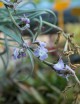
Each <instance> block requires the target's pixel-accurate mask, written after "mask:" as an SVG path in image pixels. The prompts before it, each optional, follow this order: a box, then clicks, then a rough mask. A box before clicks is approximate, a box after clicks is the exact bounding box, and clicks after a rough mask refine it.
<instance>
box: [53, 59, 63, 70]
mask: <svg viewBox="0 0 80 104" xmlns="http://www.w3.org/2000/svg"><path fill="white" fill-rule="evenodd" d="M53 68H54V69H55V70H64V62H63V60H62V59H61V58H60V59H59V61H58V63H57V64H55V65H54V66H53Z"/></svg>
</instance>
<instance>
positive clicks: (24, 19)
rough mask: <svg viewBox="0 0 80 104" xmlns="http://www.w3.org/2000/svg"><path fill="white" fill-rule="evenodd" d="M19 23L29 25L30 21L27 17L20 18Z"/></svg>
mask: <svg viewBox="0 0 80 104" xmlns="http://www.w3.org/2000/svg"><path fill="white" fill-rule="evenodd" d="M21 21H22V22H24V23H26V24H29V23H30V19H29V18H27V17H26V18H24V17H22V18H21Z"/></svg>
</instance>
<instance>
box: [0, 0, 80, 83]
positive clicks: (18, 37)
mask: <svg viewBox="0 0 80 104" xmlns="http://www.w3.org/2000/svg"><path fill="white" fill-rule="evenodd" d="M0 1H1V2H2V3H3V5H4V7H3V8H1V9H0V12H1V13H0V31H1V32H2V33H3V35H4V37H3V38H0V40H1V44H2V45H4V49H3V52H1V53H0V56H1V58H2V61H3V63H4V66H5V67H4V68H5V69H7V67H8V63H9V59H10V57H9V56H10V55H9V49H10V47H13V48H12V50H13V51H12V56H11V57H13V58H12V60H19V59H23V58H24V57H27V54H28V55H29V57H30V60H31V63H32V67H33V68H34V59H33V58H34V57H36V58H38V59H39V60H40V61H41V62H42V63H44V64H46V65H48V66H50V67H51V68H52V70H54V71H55V72H56V73H57V74H58V75H59V76H62V77H64V78H66V79H67V80H68V77H69V76H73V77H74V78H75V79H76V81H77V82H78V84H79V85H80V82H79V80H78V78H77V76H76V74H75V68H76V66H74V65H72V63H71V62H70V57H69V56H70V55H71V54H75V53H77V54H80V53H79V49H80V47H79V46H78V45H76V44H75V43H74V42H73V34H66V33H64V31H63V30H62V29H61V28H60V27H58V26H56V25H55V23H56V16H55V14H54V12H53V11H51V10H47V9H44V10H42V9H36V6H35V4H34V3H32V2H28V1H25V0H0ZM29 3H31V4H32V5H33V7H34V9H30V8H28V7H27V6H26V8H24V5H25V4H26V5H28V4H29ZM21 8H23V9H21ZM44 14H49V15H51V16H52V17H53V21H52V22H48V21H46V20H44V19H43V17H42V15H44ZM32 25H33V27H32ZM46 26H47V27H48V29H46ZM53 29H54V30H57V32H56V34H57V37H58V38H57V39H56V40H55V43H56V46H57V45H58V42H59V38H60V36H64V38H65V39H66V43H65V45H64V48H63V52H62V53H61V52H60V50H59V49H58V48H56V49H55V50H52V51H57V52H58V61H56V63H51V62H48V61H47V58H48V57H49V55H48V53H49V51H48V49H47V44H46V43H45V42H42V41H39V40H37V37H38V36H39V35H41V34H45V33H47V32H49V31H51V30H53ZM24 31H27V34H29V38H30V43H29V42H28V41H27V40H25V39H24V37H23V32H24ZM13 42H14V43H16V45H12V44H11V43H13ZM5 53H7V59H6V61H7V63H5V62H4V59H3V57H2V55H4V54H5ZM64 56H66V58H67V60H68V62H67V63H65V62H64V60H63V57H64ZM53 60H54V59H53Z"/></svg>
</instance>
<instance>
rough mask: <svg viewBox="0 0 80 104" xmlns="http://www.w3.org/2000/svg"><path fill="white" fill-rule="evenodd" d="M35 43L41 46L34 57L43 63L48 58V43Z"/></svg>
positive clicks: (35, 51)
mask: <svg viewBox="0 0 80 104" xmlns="http://www.w3.org/2000/svg"><path fill="white" fill-rule="evenodd" d="M35 42H39V46H38V48H36V49H35V50H34V56H36V57H39V59H40V60H41V61H43V60H45V59H46V58H48V54H47V52H48V50H47V49H46V48H45V46H46V43H44V42H40V41H35Z"/></svg>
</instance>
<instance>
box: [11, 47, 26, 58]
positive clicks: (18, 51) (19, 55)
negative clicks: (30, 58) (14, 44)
mask: <svg viewBox="0 0 80 104" xmlns="http://www.w3.org/2000/svg"><path fill="white" fill-rule="evenodd" d="M12 56H13V58H14V59H19V58H22V57H25V56H26V53H25V52H24V51H23V49H18V48H14V49H13V55H12Z"/></svg>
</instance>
